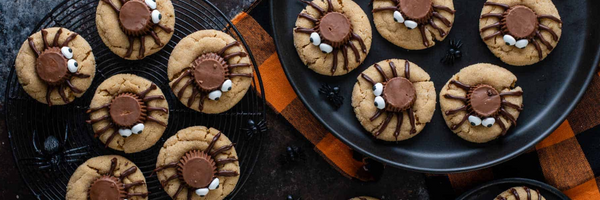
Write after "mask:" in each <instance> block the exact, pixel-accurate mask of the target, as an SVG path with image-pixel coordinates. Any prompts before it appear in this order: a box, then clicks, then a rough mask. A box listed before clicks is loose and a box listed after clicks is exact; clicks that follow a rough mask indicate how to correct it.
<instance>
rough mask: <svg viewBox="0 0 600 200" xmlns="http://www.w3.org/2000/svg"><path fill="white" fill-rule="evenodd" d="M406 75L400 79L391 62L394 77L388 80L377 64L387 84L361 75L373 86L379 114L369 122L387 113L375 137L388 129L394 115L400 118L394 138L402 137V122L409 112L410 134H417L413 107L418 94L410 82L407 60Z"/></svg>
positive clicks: (376, 65)
mask: <svg viewBox="0 0 600 200" xmlns="http://www.w3.org/2000/svg"><path fill="white" fill-rule="evenodd" d="M404 62H405V65H404V75H405V77H399V76H398V74H397V72H396V66H395V65H394V63H393V62H390V68H391V69H392V73H393V77H392V78H388V76H387V75H385V72H383V69H382V68H381V66H379V65H378V64H375V68H376V69H377V71H379V74H380V75H381V76H382V77H383V79H384V80H385V82H383V83H376V82H375V81H373V79H372V78H371V77H369V76H367V75H366V74H364V73H361V75H360V76H361V77H362V78H364V79H365V80H366V81H368V82H369V83H371V84H372V85H373V94H375V103H374V104H375V107H377V112H376V113H375V115H373V116H372V117H371V118H370V119H369V120H371V121H373V120H375V119H377V117H379V116H381V114H382V113H383V112H386V114H387V117H386V118H385V120H384V121H383V123H382V124H381V126H380V127H379V129H378V130H377V131H376V132H375V133H373V135H375V137H377V136H379V134H381V132H383V130H385V128H386V127H387V125H388V124H389V123H390V120H392V117H393V116H394V115H397V116H398V117H397V118H398V123H397V124H398V125H397V126H396V131H395V132H394V136H395V137H396V138H398V136H399V135H400V128H401V126H402V120H403V118H404V115H403V112H407V114H408V118H409V120H410V125H411V130H410V134H415V133H416V132H417V130H416V129H415V116H414V113H413V109H412V106H413V104H414V103H415V101H416V100H417V94H416V90H415V87H414V86H413V84H412V82H410V80H409V79H410V63H409V62H408V60H405V61H404Z"/></svg>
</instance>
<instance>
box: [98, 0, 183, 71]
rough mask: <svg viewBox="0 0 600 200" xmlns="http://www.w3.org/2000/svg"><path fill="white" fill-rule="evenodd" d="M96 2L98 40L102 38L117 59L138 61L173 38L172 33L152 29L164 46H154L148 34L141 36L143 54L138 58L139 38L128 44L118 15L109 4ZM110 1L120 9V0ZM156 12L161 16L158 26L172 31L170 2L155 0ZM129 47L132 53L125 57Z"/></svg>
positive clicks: (156, 50)
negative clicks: (142, 38)
mask: <svg viewBox="0 0 600 200" xmlns="http://www.w3.org/2000/svg"><path fill="white" fill-rule="evenodd" d="M98 1H99V3H98V7H97V8H96V28H97V29H98V34H99V35H100V38H102V42H104V44H105V45H106V46H107V47H108V48H109V49H110V50H111V51H112V52H113V53H115V54H116V55H118V56H119V57H121V58H124V59H128V60H140V59H143V58H145V57H146V56H149V55H152V54H154V53H156V52H158V51H160V50H161V49H162V48H163V47H164V46H166V44H167V43H169V40H171V36H173V33H174V31H171V32H170V33H168V32H166V31H165V30H163V29H161V28H158V27H155V28H153V30H154V31H155V32H156V35H157V36H158V38H159V39H160V42H161V43H162V44H164V45H163V46H160V45H159V44H156V42H155V41H154V39H153V38H152V36H151V35H150V34H147V35H144V36H142V37H144V38H145V39H144V40H145V41H144V47H145V48H144V54H143V57H142V58H138V55H139V52H140V44H141V41H140V39H139V37H135V39H134V40H133V44H129V38H128V37H127V35H126V34H125V33H124V32H123V31H122V29H121V27H120V24H119V15H118V13H117V12H115V10H114V9H113V8H112V7H111V6H110V4H108V3H106V2H104V0H98ZM110 1H112V3H113V4H115V6H116V7H117V8H121V6H122V3H121V1H120V0H110ZM142 2H143V1H142ZM156 10H158V11H160V14H161V15H162V18H161V19H160V24H161V25H163V26H166V27H169V28H171V29H174V27H175V11H174V9H173V4H172V3H171V0H156ZM129 45H133V51H132V53H131V56H129V57H126V56H125V55H126V53H127V48H128V47H129Z"/></svg>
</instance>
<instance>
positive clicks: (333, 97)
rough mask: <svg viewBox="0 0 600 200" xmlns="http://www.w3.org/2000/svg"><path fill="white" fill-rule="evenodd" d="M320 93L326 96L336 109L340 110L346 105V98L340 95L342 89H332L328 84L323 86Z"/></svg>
mask: <svg viewBox="0 0 600 200" xmlns="http://www.w3.org/2000/svg"><path fill="white" fill-rule="evenodd" d="M319 93H321V94H324V95H325V96H326V98H327V101H329V103H330V104H331V105H332V106H333V107H334V108H335V109H338V108H340V106H342V104H344V97H343V96H342V95H340V88H339V87H337V86H334V87H331V86H329V85H327V84H323V85H321V88H319Z"/></svg>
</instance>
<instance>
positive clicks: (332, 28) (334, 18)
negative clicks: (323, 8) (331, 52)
mask: <svg viewBox="0 0 600 200" xmlns="http://www.w3.org/2000/svg"><path fill="white" fill-rule="evenodd" d="M318 28H319V33H320V34H321V37H323V40H325V41H329V42H330V45H331V46H332V47H340V46H342V45H343V44H346V43H347V42H348V41H349V40H350V36H351V34H352V24H351V23H350V20H349V19H348V17H346V15H344V14H342V13H339V12H330V13H327V14H325V16H323V17H322V18H321V20H319V24H318Z"/></svg>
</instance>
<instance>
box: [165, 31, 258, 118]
mask: <svg viewBox="0 0 600 200" xmlns="http://www.w3.org/2000/svg"><path fill="white" fill-rule="evenodd" d="M235 41H236V40H235V39H234V38H233V37H231V36H230V35H228V34H226V33H223V32H221V31H217V30H202V31H197V32H195V33H192V34H190V35H188V36H186V37H185V38H183V39H182V40H181V41H180V42H179V43H178V44H177V46H175V48H174V49H173V52H172V53H171V57H170V58H169V67H168V69H167V72H168V76H169V85H170V86H171V90H172V91H173V92H174V93H175V94H176V95H178V93H179V91H180V90H181V88H183V87H184V84H183V83H185V82H187V81H188V80H189V79H190V78H191V77H190V76H185V77H181V78H182V79H180V83H181V84H176V85H175V84H174V83H175V82H176V80H177V79H178V78H180V76H183V74H184V71H185V70H187V69H190V68H192V63H193V62H194V60H196V59H197V58H198V57H200V56H201V55H203V54H205V53H214V52H218V51H219V50H221V49H222V48H223V47H225V46H226V45H227V44H230V43H232V42H235ZM234 52H244V53H246V51H245V49H244V48H242V46H241V44H240V45H237V46H233V47H231V48H228V49H227V50H226V51H225V52H224V53H225V54H232V53H234ZM227 63H228V64H229V65H234V64H244V63H247V64H250V67H236V68H233V69H231V70H230V73H237V74H252V73H253V68H252V65H251V62H250V59H249V58H248V56H244V57H241V56H233V57H231V58H229V59H228V60H227ZM230 80H231V81H232V87H231V88H232V89H231V90H230V91H228V92H223V93H222V95H221V97H220V99H219V100H217V101H215V100H210V99H209V98H204V99H203V100H201V98H199V96H200V94H197V93H194V92H193V89H192V88H193V87H186V88H185V89H184V90H183V93H182V96H181V97H180V98H178V99H179V101H180V102H181V103H182V104H183V105H185V106H187V107H189V108H191V109H194V110H196V111H200V112H203V113H209V114H215V113H222V112H225V111H227V110H229V109H231V108H232V107H233V106H235V105H236V104H237V103H238V102H239V101H240V100H242V98H243V97H244V96H245V94H246V92H247V91H248V89H249V88H250V85H251V84H252V78H249V77H241V76H238V77H230ZM191 86H194V84H192V85H191ZM190 98H194V100H193V101H192V102H191V104H190V106H188V100H189V99H190ZM200 101H203V106H202V110H200V109H199V107H200V106H199V104H200Z"/></svg>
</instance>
